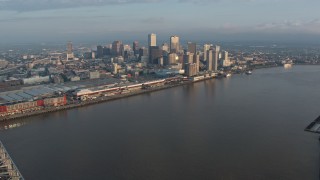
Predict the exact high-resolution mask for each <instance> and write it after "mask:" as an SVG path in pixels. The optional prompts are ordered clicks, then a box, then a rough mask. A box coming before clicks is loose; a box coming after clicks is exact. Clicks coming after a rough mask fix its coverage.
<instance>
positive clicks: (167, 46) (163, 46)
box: [161, 43, 170, 53]
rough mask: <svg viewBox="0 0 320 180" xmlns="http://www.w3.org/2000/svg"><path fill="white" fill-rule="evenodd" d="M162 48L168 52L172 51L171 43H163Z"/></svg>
mask: <svg viewBox="0 0 320 180" xmlns="http://www.w3.org/2000/svg"><path fill="white" fill-rule="evenodd" d="M161 49H162V51H165V52H167V53H168V52H169V51H170V49H169V45H168V44H167V43H164V44H162V46H161Z"/></svg>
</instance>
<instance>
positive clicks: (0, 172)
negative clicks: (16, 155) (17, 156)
mask: <svg viewBox="0 0 320 180" xmlns="http://www.w3.org/2000/svg"><path fill="white" fill-rule="evenodd" d="M0 180H24V178H23V176H22V175H21V173H20V171H19V169H18V168H17V166H16V165H15V163H14V162H13V160H12V159H11V157H10V155H9V153H8V152H7V150H6V148H5V147H4V145H3V144H2V142H1V141H0Z"/></svg>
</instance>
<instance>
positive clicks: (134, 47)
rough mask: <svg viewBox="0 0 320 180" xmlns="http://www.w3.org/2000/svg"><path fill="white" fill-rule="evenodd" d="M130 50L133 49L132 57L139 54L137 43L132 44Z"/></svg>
mask: <svg viewBox="0 0 320 180" xmlns="http://www.w3.org/2000/svg"><path fill="white" fill-rule="evenodd" d="M132 48H133V53H134V55H136V54H139V42H138V41H134V42H133V44H132Z"/></svg>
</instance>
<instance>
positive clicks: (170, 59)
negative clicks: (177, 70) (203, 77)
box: [168, 53, 179, 65]
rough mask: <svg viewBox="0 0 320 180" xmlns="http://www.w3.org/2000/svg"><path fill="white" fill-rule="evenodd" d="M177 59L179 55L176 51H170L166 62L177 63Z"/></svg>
mask: <svg viewBox="0 0 320 180" xmlns="http://www.w3.org/2000/svg"><path fill="white" fill-rule="evenodd" d="M178 60H179V57H178V55H177V54H176V53H170V54H168V64H169V65H172V64H177V63H178Z"/></svg>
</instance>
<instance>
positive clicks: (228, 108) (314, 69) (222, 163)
mask: <svg viewBox="0 0 320 180" xmlns="http://www.w3.org/2000/svg"><path fill="white" fill-rule="evenodd" d="M319 107H320V66H294V67H293V68H291V69H284V68H282V67H278V68H271V69H260V70H255V71H254V72H253V75H251V76H248V75H234V76H232V77H230V78H225V79H214V80H208V81H203V82H198V83H195V84H192V85H186V86H181V87H175V88H172V89H167V90H163V91H158V92H152V93H148V94H143V95H139V96H134V97H129V98H124V99H120V100H116V101H111V102H106V103H102V104H98V105H92V106H87V107H83V108H79V109H72V110H68V111H61V112H56V113H51V114H46V115H40V116H36V117H30V118H25V119H21V120H15V121H10V122H4V123H0V128H1V130H0V140H1V141H2V142H3V143H4V145H5V146H6V147H7V150H8V151H9V153H10V154H11V156H12V158H13V159H14V161H15V163H16V164H17V166H18V167H19V169H20V171H21V173H22V174H23V175H24V177H25V178H26V179H32V180H33V179H35V180H37V179H39V180H42V179H47V180H49V179H60V180H64V179H66V180H70V179H108V180H109V179H110V180H119V179H121V180H122V179H123V180H127V179H130V180H131V179H137V180H151V179H152V180H153V179H154V180H158V179H159V180H167V179H168V180H171V179H173V180H175V179H184V180H188V179H201V180H202V179H210V180H211V179H215V180H238V179H240V180H251V179H252V180H267V179H272V180H286V179H288V180H295V179H296V180H302V179H303V180H304V179H306V180H318V179H319V163H320V161H319V148H320V147H319V142H318V136H317V135H314V134H310V133H307V132H304V131H303V130H304V128H305V127H306V126H307V125H308V124H309V123H310V122H311V121H313V120H314V119H315V118H316V117H317V116H318V115H319V114H320V108H319Z"/></svg>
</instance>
